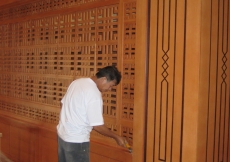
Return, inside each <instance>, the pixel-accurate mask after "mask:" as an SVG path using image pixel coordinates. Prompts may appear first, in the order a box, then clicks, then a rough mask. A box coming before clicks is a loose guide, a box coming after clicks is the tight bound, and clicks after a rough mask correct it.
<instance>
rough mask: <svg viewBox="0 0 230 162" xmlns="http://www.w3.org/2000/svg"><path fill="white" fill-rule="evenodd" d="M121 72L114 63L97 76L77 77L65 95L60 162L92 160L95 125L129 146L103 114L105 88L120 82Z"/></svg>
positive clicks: (59, 144)
mask: <svg viewBox="0 0 230 162" xmlns="http://www.w3.org/2000/svg"><path fill="white" fill-rule="evenodd" d="M120 80H121V74H120V72H119V71H118V70H117V68H116V67H114V66H107V67H104V68H102V69H100V70H99V71H98V72H97V73H96V76H93V77H91V78H81V79H76V80H75V81H73V82H72V83H71V84H70V86H69V87H68V89H67V92H66V94H65V96H64V97H63V99H62V100H61V103H62V110H61V113H60V120H59V124H58V126H57V133H58V161H59V162H89V161H90V160H89V138H90V132H91V131H92V129H94V130H95V131H97V132H99V133H101V134H103V135H105V136H108V137H111V138H113V139H115V140H116V142H117V144H118V145H120V146H123V147H125V143H126V140H125V139H124V138H123V137H120V136H118V135H117V134H115V133H113V132H112V131H110V130H109V129H108V128H107V127H106V126H105V125H104V121H103V116H102V113H103V112H102V111H103V110H102V107H103V101H102V96H101V92H106V91H110V90H111V89H112V87H113V86H116V85H118V84H119V83H120Z"/></svg>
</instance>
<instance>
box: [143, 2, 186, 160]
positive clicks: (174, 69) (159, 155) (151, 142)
mask: <svg viewBox="0 0 230 162" xmlns="http://www.w3.org/2000/svg"><path fill="white" fill-rule="evenodd" d="M185 7H186V4H185V3H184V2H182V1H180V2H178V1H158V0H156V1H155V0H152V1H151V9H150V11H151V13H150V38H151V39H150V51H149V75H148V111H147V112H148V113H147V114H148V120H147V121H148V122H147V143H146V149H147V153H146V159H147V161H154V162H155V161H156V162H157V161H172V162H173V161H175V162H176V161H180V160H181V147H182V131H183V130H182V126H183V124H182V118H183V109H184V107H183V100H182V97H183V93H184V90H183V88H184V87H183V86H184V63H185V62H184V59H185V55H184V36H185V28H184V27H185V17H184V16H185Z"/></svg>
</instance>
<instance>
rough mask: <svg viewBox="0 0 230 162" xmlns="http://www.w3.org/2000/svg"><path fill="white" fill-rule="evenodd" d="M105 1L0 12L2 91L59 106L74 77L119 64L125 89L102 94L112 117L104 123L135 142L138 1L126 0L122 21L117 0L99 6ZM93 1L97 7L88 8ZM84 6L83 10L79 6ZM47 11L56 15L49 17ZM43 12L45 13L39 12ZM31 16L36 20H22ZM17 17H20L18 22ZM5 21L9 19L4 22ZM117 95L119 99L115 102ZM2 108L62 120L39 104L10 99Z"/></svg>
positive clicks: (69, 0)
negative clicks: (122, 128) (134, 112)
mask: <svg viewBox="0 0 230 162" xmlns="http://www.w3.org/2000/svg"><path fill="white" fill-rule="evenodd" d="M102 1H103V2H104V0H75V1H73V0H42V1H37V2H31V3H27V4H24V5H21V6H17V7H12V8H7V9H3V10H1V11H0V20H2V23H0V50H1V53H0V72H1V73H0V95H1V96H4V97H10V98H15V99H17V100H23V101H24V100H27V101H30V102H32V103H33V104H34V105H39V104H45V105H46V106H51V107H56V108H59V107H60V100H61V99H62V97H63V96H64V94H65V93H66V90H67V87H68V86H69V84H70V83H71V81H73V80H74V79H76V78H80V77H90V76H93V75H95V72H96V71H97V70H99V69H100V68H102V67H104V66H107V65H116V66H118V69H120V70H121V72H122V82H121V83H122V84H121V88H122V91H121V94H118V91H117V87H114V89H112V91H110V92H106V93H103V94H102V95H103V102H104V105H103V114H104V116H105V117H106V119H109V120H108V121H105V122H106V125H108V127H109V128H110V129H111V130H112V131H114V132H117V133H120V134H122V135H124V136H126V137H127V138H129V140H131V139H132V137H131V136H132V133H131V132H132V131H131V130H132V120H133V111H134V110H133V108H134V105H133V102H134V79H135V77H134V75H135V34H136V22H135V21H136V6H135V5H136V3H134V2H125V3H124V10H123V12H122V14H123V15H122V16H123V19H121V20H119V18H120V17H121V16H120V15H119V14H118V11H120V10H119V4H114V5H111V4H109V3H108V4H109V5H107V6H105V5H103V7H100V6H102V5H101V3H102ZM91 3H94V4H96V5H95V6H97V7H94V8H92V7H87V6H88V4H91ZM82 6H84V7H85V9H81V7H82ZM89 6H90V5H89ZM74 7H76V10H72V11H71V12H66V11H67V10H63V11H64V12H63V13H60V12H59V14H56V12H57V11H55V10H60V11H61V9H64V8H66V9H67V8H72V9H73V8H74ZM78 9H80V10H78ZM49 12H50V13H51V12H53V13H55V14H50V15H47V16H46V13H49ZM41 13H42V14H44V16H43V17H36V16H35V15H39V14H41ZM31 15H34V19H31V18H29V19H25V20H23V18H24V17H25V18H26V17H27V16H31ZM31 17H32V16H31ZM16 18H17V19H18V18H19V19H21V21H20V22H15V20H16ZM14 19H15V20H14ZM5 20H9V21H8V22H10V23H8V22H7V24H4V21H5ZM122 23H123V24H122ZM119 25H121V26H122V27H120V26H119ZM121 29H123V31H121ZM119 33H123V35H122V34H119ZM122 43H123V44H122ZM121 49H123V51H122V50H121ZM119 51H120V52H119ZM119 60H122V62H120V61H119ZM119 92H120V91H119ZM118 98H120V99H121V102H117V99H118ZM0 106H1V107H0V110H4V111H8V112H12V113H14V114H15V115H20V116H22V117H23V116H25V117H29V118H30V119H34V120H40V121H43V122H49V123H54V124H56V123H57V122H58V117H59V116H58V114H57V113H56V112H52V111H51V110H50V111H48V110H47V111H46V110H43V109H39V108H37V106H34V107H36V108H34V107H29V106H27V105H23V104H20V105H18V104H16V103H8V102H7V101H1V105H0ZM120 106H121V107H120ZM118 108H119V109H120V110H118ZM118 112H119V113H118ZM117 118H118V119H122V120H123V119H128V120H129V128H125V130H123V131H121V130H120V128H121V127H122V126H121V125H120V124H119V125H116V124H114V123H116V121H117ZM123 122H124V121H123ZM112 123H113V124H112ZM118 123H122V122H119V121H118ZM126 133H127V134H126Z"/></svg>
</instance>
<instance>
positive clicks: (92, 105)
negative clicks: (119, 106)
mask: <svg viewBox="0 0 230 162" xmlns="http://www.w3.org/2000/svg"><path fill="white" fill-rule="evenodd" d="M61 102H62V109H61V112H60V119H59V124H58V125H57V132H58V135H59V137H61V138H62V139H63V140H64V141H66V142H73V143H82V142H89V138H90V132H91V131H92V128H93V126H97V125H103V124H104V120H103V116H102V113H103V112H102V111H103V110H102V106H103V101H102V96H101V92H100V91H99V89H98V88H97V85H96V84H95V82H94V81H93V80H92V79H90V78H81V79H77V80H75V81H73V82H72V83H71V84H70V86H69V87H68V89H67V92H66V94H65V96H64V97H63V99H62V100H61Z"/></svg>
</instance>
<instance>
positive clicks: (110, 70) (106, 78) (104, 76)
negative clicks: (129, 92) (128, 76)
mask: <svg viewBox="0 0 230 162" xmlns="http://www.w3.org/2000/svg"><path fill="white" fill-rule="evenodd" d="M96 77H97V82H96V84H97V87H98V89H99V90H100V91H101V92H105V91H110V90H111V89H112V87H113V86H116V85H118V84H119V83H120V81H121V73H120V72H119V71H118V69H117V68H116V67H115V66H106V67H104V68H102V69H100V70H99V71H98V72H97V73H96Z"/></svg>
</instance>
